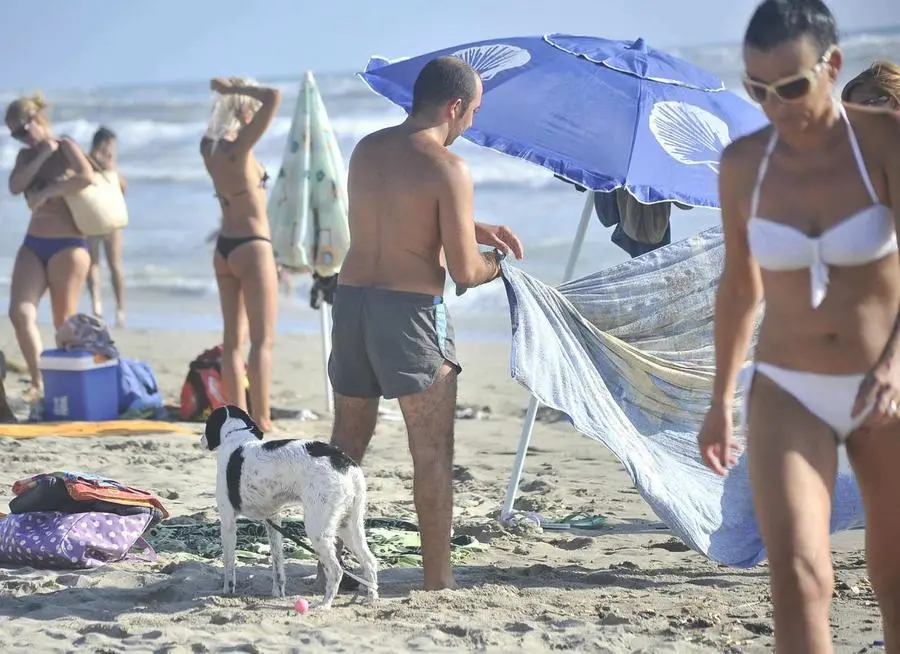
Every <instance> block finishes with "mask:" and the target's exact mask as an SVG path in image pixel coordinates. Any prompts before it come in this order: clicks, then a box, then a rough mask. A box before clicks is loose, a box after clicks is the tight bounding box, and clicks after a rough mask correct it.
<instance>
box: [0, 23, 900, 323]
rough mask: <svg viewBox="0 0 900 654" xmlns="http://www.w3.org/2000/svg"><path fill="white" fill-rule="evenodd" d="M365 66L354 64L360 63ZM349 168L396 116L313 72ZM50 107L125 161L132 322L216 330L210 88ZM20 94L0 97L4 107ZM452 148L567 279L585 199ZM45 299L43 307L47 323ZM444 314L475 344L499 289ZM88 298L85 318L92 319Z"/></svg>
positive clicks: (735, 77)
mask: <svg viewBox="0 0 900 654" xmlns="http://www.w3.org/2000/svg"><path fill="white" fill-rule="evenodd" d="M843 47H844V52H845V56H846V65H845V69H844V70H845V71H846V72H845V74H844V79H843V80H841V82H844V81H846V80H847V79H849V78H850V77H852V76H854V75H856V74H857V73H858V72H859V71H860V70H862V69H863V68H865V67H866V66H868V65H869V64H870V63H871V61H872V60H873V59H875V58H889V59H893V60H895V61H897V60H900V29H898V28H894V29H892V30H883V31H880V32H868V33H864V34H855V35H850V36H848V37H845V38H844V40H843ZM673 52H674V53H675V54H678V55H679V56H682V57H684V58H685V59H687V60H689V61H692V62H693V63H695V64H697V65H699V66H702V67H704V68H706V69H707V70H710V71H711V72H713V73H715V74H717V75H719V76H720V77H721V78H722V79H723V80H724V81H725V83H726V84H727V85H728V86H729V87H730V88H732V89H735V90H738V92H739V93H741V94H743V90H742V89H741V88H740V87H741V85H740V74H741V57H740V47H739V46H738V45H735V44H731V45H728V44H726V45H715V46H704V47H694V48H685V49H682V50H680V51H673ZM363 64H364V62H360V65H361V66H362V65H363ZM302 73H303V71H302V70H298V71H297V74H296V77H295V78H294V79H276V80H271V79H269V80H264V81H266V82H267V83H275V84H277V85H278V86H279V87H280V88H281V89H282V90H283V92H284V101H283V104H282V108H281V111H280V114H279V116H278V117H277V119H276V120H275V122H274V124H273V125H272V127H271V128H270V129H269V131H268V133H267V134H266V135H265V137H264V138H263V139H262V141H261V142H260V143H259V145H258V146H257V149H256V154H257V157H258V158H259V159H260V161H261V162H262V163H264V164H265V165H266V166H267V168H268V169H269V171H270V172H272V173H274V172H275V171H277V169H278V166H279V164H280V160H281V153H282V148H283V145H284V140H285V138H286V135H287V132H288V129H289V127H290V120H291V114H292V112H293V107H294V103H295V100H296V97H297V91H298V88H299V83H300V79H301V76H302ZM316 79H317V82H318V85H319V89H320V91H321V93H322V95H323V98H324V101H325V105H326V108H327V110H328V113H329V116H330V118H331V121H332V125H333V127H334V129H335V132H336V134H337V136H338V140H339V143H340V146H341V150H342V153H343V155H344V159H345V162H346V161H347V160H348V159H349V156H350V153H351V152H352V150H353V147H354V146H355V145H356V143H357V141H358V140H359V139H360V138H361V137H363V136H364V135H366V134H367V133H369V132H371V131H374V130H376V129H379V128H381V127H384V126H387V125H390V124H392V123H396V122H399V121H401V120H403V118H404V113H403V111H402V110H400V109H399V108H397V107H395V106H394V105H393V104H391V103H390V102H388V101H387V100H385V99H384V98H382V97H380V96H378V95H376V94H374V93H373V92H372V91H370V90H369V89H368V87H367V86H366V85H365V84H364V83H363V82H362V81H361V80H360V79H358V78H356V77H355V76H354V74H353V72H347V73H345V74H329V75H324V74H323V75H317V76H316ZM44 91H45V93H46V94H47V96H48V99H49V100H50V102H51V103H52V104H53V110H52V119H53V121H54V125H55V130H56V132H57V133H58V134H66V135H69V136H71V137H72V138H74V139H75V140H76V141H78V142H79V143H81V144H82V146H83V147H87V146H88V145H89V142H90V138H91V135H92V134H93V132H94V130H95V129H96V128H97V126H98V125H101V124H103V125H107V126H109V127H111V128H112V129H113V130H114V131H116V132H117V133H118V135H119V158H120V168H121V170H122V173H123V174H124V175H125V176H126V177H127V179H128V182H129V186H128V198H127V200H128V204H129V211H130V218H131V222H130V225H129V226H128V228H127V229H126V230H125V233H124V262H125V269H126V292H127V310H128V324H129V326H131V327H136V328H142V329H157V328H173V329H184V330H195V329H219V328H220V326H221V319H220V317H219V307H218V299H217V294H216V287H215V278H214V276H213V272H212V245H211V244H208V243H206V242H205V239H206V237H207V235H208V234H209V233H210V232H211V231H212V230H213V229H215V228H216V227H217V225H218V222H219V215H220V214H219V206H218V203H217V201H216V200H215V198H214V197H213V195H212V193H213V191H212V186H211V183H210V181H209V179H208V177H207V176H206V173H205V171H204V168H203V163H202V161H201V159H200V156H199V154H198V151H197V147H198V142H199V139H200V137H201V136H202V134H203V131H204V128H205V122H206V119H207V117H208V115H209V110H210V107H211V94H210V92H209V88H208V81H206V80H200V81H198V82H196V83H191V84H171V85H162V86H133V87H116V88H96V89H89V90H78V91H57V92H54V91H53V90H52V89H44ZM17 92H18V89H14V90H0V103H2V104H3V105H4V106H5V104H6V103H7V102H9V101H10V100H12V99H13V98H14V97H15V96H16V95H17ZM452 147H453V149H454V150H455V151H457V152H458V153H459V154H461V155H463V156H465V157H466V159H467V160H468V161H469V164H470V167H471V169H472V173H473V176H474V180H475V209H476V216H477V219H478V220H481V221H485V222H493V223H503V224H507V225H509V226H510V227H512V228H513V229H514V230H515V231H516V232H517V233H518V235H519V236H520V238H521V239H522V241H523V242H524V245H525V250H526V258H525V260H523V261H521V262H518V265H520V266H521V267H522V268H523V269H525V270H526V271H528V272H529V273H530V274H533V275H535V276H537V277H538V278H539V279H541V280H543V281H545V282H547V283H551V284H557V283H559V282H560V281H562V273H563V268H564V267H565V263H566V259H567V256H568V252H569V248H570V246H571V243H572V240H573V235H574V233H575V229H576V227H577V225H578V221H579V217H580V213H581V208H582V206H583V203H584V197H585V196H584V194H582V193H578V192H577V191H575V189H574V187H572V186H570V185H569V184H565V183H563V182H561V181H559V180H556V179H554V177H553V176H552V174H551V173H550V172H549V171H547V170H545V169H543V168H541V167H538V166H534V165H532V164H528V163H525V162H522V161H519V160H517V159H513V158H511V157H506V156H504V155H500V154H497V153H494V152H492V151H489V150H486V149H482V148H479V147H478V146H475V145H472V144H470V143H468V142H466V141H463V140H462V139H460V140H459V141H458V142H457V143H456V144H454V145H453V146H452ZM17 150H18V145H17V144H16V143H15V142H14V141H12V140H11V139H10V138H9V136H8V134H7V133H6V130H0V175H3V176H4V177H5V176H6V175H8V174H9V171H10V168H11V166H12V164H13V161H14V159H15V155H16V152H17ZM27 220H28V210H27V207H26V205H25V202H24V200H23V199H22V198H21V197H12V196H10V195H9V194H8V192H7V191H6V189H5V185H4V188H3V190H0V303H2V305H3V306H6V305H7V304H8V295H9V279H10V275H11V272H12V264H13V259H14V257H15V254H16V251H17V249H18V247H19V244H20V243H21V240H22V238H23V236H24V233H25V229H26V226H27ZM717 222H718V213H717V212H715V211H712V210H707V209H696V210H694V211H691V212H680V211H678V210H677V209H674V210H673V213H672V226H673V229H672V237H673V240H679V239H682V238H685V237H687V236H690V235H691V234H694V233H696V232H698V231H700V230H702V229H706V228H708V227H711V226H713V225H715V224H717ZM611 233H612V230H611V229H607V228H604V227H603V226H602V225H601V224H600V223H599V221H597V220H594V221H593V222H592V224H591V226H590V228H589V229H588V233H587V239H586V241H585V244H584V248H583V249H582V253H581V258H580V260H579V263H578V266H577V268H576V276H580V275H585V274H589V273H592V272H595V271H598V270H601V269H603V268H606V267H608V266H610V265H613V264H615V263H618V262H620V261H623V260H625V259H626V258H627V255H626V254H625V253H624V252H623V251H622V250H620V249H619V248H618V247H616V246H615V245H613V244H612V243H611V242H610V235H611ZM102 275H103V279H102V281H103V294H104V310H105V312H106V315H107V316H111V315H112V313H113V311H114V302H113V297H112V290H111V288H110V285H109V281H108V279H109V278H108V273H107V271H106V269H105V268H104V270H103V272H102ZM308 293H309V278H308V276H306V275H301V276H297V277H296V283H295V291H294V294H293V295H292V296H291V297H284V296H282V300H281V303H280V311H279V313H280V315H279V325H278V329H279V331H282V332H285V331H286V332H312V331H314V330H317V329H318V325H319V316H318V312H315V311H313V310H311V309H310V308H309V302H308ZM48 304H49V302H48V301H47V300H45V301H44V303H43V306H42V307H41V311H40V319H41V322H49V308H48V306H47V305H48ZM448 305H449V309H450V311H451V314H452V316H453V318H454V321H455V322H456V325H457V331H458V332H459V333H472V332H477V333H478V335H479V336H481V337H496V338H502V337H504V336H505V335H506V334H508V330H509V320H508V308H507V306H508V305H507V301H506V296H505V293H504V290H503V287H502V284H500V283H493V284H491V285H489V286H486V287H483V288H478V289H474V290H472V291H469V292H468V293H466V294H465V295H464V296H462V297H460V298H456V297H455V296H454V295H453V293H452V292H449V293H448ZM89 308H90V304H89V301H88V296H87V290H85V293H84V297H83V299H82V306H81V309H82V310H83V311H85V312H88V311H89Z"/></svg>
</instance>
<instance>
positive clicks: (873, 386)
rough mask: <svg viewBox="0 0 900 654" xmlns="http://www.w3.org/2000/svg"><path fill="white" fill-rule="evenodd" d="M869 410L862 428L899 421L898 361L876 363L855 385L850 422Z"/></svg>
mask: <svg viewBox="0 0 900 654" xmlns="http://www.w3.org/2000/svg"><path fill="white" fill-rule="evenodd" d="M866 410H869V413H868V415H867V416H866V418H865V420H864V421H863V423H862V424H861V425H860V427H862V428H873V427H883V426H885V425H887V424H890V423H892V422H895V421H897V420H898V419H900V361H898V360H897V359H896V358H889V359H885V360H879V361H878V363H876V364H875V366H874V367H873V368H872V370H870V371H869V374H867V375H866V376H865V378H863V381H862V384H860V385H859V392H858V393H857V395H856V402H855V403H854V405H853V411H851V412H850V417H851V418H856V417H857V416H859V415H861V414H862V413H863V412H865V411H866Z"/></svg>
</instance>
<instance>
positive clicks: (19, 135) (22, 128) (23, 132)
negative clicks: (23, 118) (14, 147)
mask: <svg viewBox="0 0 900 654" xmlns="http://www.w3.org/2000/svg"><path fill="white" fill-rule="evenodd" d="M30 129H31V120H28V121H27V122H24V123H22V124H21V125H19V127H17V128H16V129H14V130H13V131H11V132H10V133H9V135H10V136H12V137H13V138H14V139H16V140H17V141H21V140H22V139H24V138H26V137H27V136H28V130H30Z"/></svg>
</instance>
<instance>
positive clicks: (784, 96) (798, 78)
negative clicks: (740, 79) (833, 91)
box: [744, 47, 834, 104]
mask: <svg viewBox="0 0 900 654" xmlns="http://www.w3.org/2000/svg"><path fill="white" fill-rule="evenodd" d="M833 51H834V48H833V47H832V48H828V50H827V51H826V52H825V54H823V55H822V58H821V59H820V60H819V62H818V63H817V64H816V65H815V66H813V67H812V68H810V69H809V70H808V71H806V72H805V73H797V74H796V75H790V76H789V77H783V78H781V79H780V80H777V81H775V82H772V83H771V84H766V83H765V82H759V81H757V80H755V79H750V78H749V77H747V76H744V88H745V89H747V95H749V96H750V98H751V99H752V100H753V101H754V102H758V103H759V104H763V103H764V102H765V101H766V100H768V99H769V94H770V93H771V94H772V95H774V96H775V97H776V98H778V99H779V100H781V101H782V102H799V101H800V100H802V99H803V98H805V97H806V96H807V95H809V93H810V91H812V90H813V89H814V88H815V86H816V83H817V82H818V77H817V76H818V74H819V71H820V70H821V68H822V66H824V65H825V64H827V63H828V62H829V61H830V60H831V53H832V52H833Z"/></svg>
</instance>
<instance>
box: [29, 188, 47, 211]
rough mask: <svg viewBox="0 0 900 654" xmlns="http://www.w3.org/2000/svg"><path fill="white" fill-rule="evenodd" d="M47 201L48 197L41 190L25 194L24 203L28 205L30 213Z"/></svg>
mask: <svg viewBox="0 0 900 654" xmlns="http://www.w3.org/2000/svg"><path fill="white" fill-rule="evenodd" d="M48 199H49V197H48V196H47V194H46V193H45V192H44V191H43V190H40V191H31V192H28V191H26V192H25V202H27V203H28V208H29V209H31V210H32V211H34V210H35V209H37V208H38V207H40V206H41V205H42V204H44V203H45V202H46V201H47V200H48Z"/></svg>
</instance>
